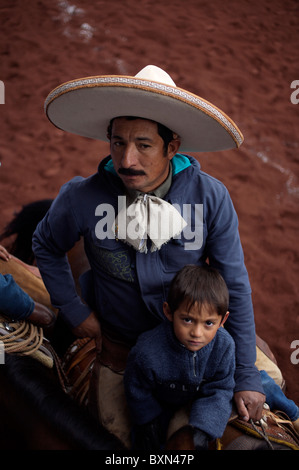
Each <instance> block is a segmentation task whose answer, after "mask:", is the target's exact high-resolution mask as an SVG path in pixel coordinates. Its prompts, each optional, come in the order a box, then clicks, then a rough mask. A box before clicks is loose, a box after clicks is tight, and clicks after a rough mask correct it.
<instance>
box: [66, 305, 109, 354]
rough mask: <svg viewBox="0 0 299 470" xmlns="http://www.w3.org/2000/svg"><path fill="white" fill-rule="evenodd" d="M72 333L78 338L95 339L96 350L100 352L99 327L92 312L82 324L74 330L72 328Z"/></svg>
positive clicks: (100, 334) (100, 335)
mask: <svg viewBox="0 0 299 470" xmlns="http://www.w3.org/2000/svg"><path fill="white" fill-rule="evenodd" d="M72 332H73V334H74V335H75V336H78V337H79V338H86V337H88V338H95V340H96V345H97V349H98V350H99V351H101V349H102V333H101V325H100V322H99V320H98V319H97V317H96V314H95V313H94V312H91V314H90V315H89V316H88V317H87V318H86V319H85V320H84V321H83V322H82V323H80V325H78V326H77V327H76V328H73V330H72Z"/></svg>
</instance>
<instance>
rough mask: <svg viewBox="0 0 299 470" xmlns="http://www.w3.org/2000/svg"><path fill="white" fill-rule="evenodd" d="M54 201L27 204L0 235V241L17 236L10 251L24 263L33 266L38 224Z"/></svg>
mask: <svg viewBox="0 0 299 470" xmlns="http://www.w3.org/2000/svg"><path fill="white" fill-rule="evenodd" d="M52 202H53V199H42V200H40V201H35V202H31V203H30V204H26V205H25V206H23V208H22V209H21V210H20V212H17V213H16V214H15V216H14V218H13V219H12V220H11V222H10V223H9V224H8V225H7V226H6V227H5V229H4V231H3V232H2V233H1V234H0V241H2V240H4V239H6V238H9V237H11V236H12V235H16V238H15V240H14V241H13V242H12V244H11V246H10V247H8V251H10V253H11V254H12V255H14V256H15V257H16V258H19V259H20V260H22V261H23V262H24V263H27V264H33V262H34V254H33V251H32V235H33V233H34V231H35V229H36V226H37V224H38V223H39V222H40V221H41V220H42V219H43V218H44V216H45V215H46V213H47V212H48V210H49V208H50V206H51V204H52Z"/></svg>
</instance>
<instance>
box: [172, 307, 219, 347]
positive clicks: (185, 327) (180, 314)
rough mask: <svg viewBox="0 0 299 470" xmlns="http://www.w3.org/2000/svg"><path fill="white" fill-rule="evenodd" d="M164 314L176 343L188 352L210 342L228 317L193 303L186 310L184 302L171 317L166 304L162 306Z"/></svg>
mask: <svg viewBox="0 0 299 470" xmlns="http://www.w3.org/2000/svg"><path fill="white" fill-rule="evenodd" d="M163 310H164V314H165V315H166V317H167V318H168V319H169V320H170V321H172V322H173V330H174V334H175V336H176V337H177V339H178V341H179V342H180V343H181V344H183V345H184V346H185V347H186V348H187V349H189V351H199V350H200V349H201V348H203V347H204V346H206V345H207V344H208V343H210V342H211V341H212V339H213V338H214V336H215V335H216V333H217V330H218V328H219V327H220V326H222V325H223V324H224V322H225V321H226V319H227V317H228V312H227V313H226V315H225V317H224V318H223V320H222V318H221V316H220V315H218V313H217V312H216V311H214V310H211V308H207V306H205V305H202V307H201V309H199V308H198V305H197V303H195V304H194V305H193V306H192V308H191V309H190V310H189V311H188V310H187V302H186V301H184V302H182V304H181V305H180V306H179V308H178V309H177V310H176V311H175V312H174V314H173V315H172V314H171V312H170V309H169V306H168V304H167V302H165V303H164V305H163Z"/></svg>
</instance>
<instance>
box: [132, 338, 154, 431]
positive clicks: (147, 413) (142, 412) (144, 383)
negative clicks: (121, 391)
mask: <svg viewBox="0 0 299 470" xmlns="http://www.w3.org/2000/svg"><path fill="white" fill-rule="evenodd" d="M144 370H145V369H144V365H143V356H142V355H140V353H138V351H137V349H136V347H135V348H133V349H132V350H131V352H130V354H129V357H128V361H127V365H126V371H125V375H124V385H125V392H126V397H127V403H128V406H129V410H130V415H131V418H132V421H133V422H134V424H135V425H142V424H146V423H149V422H150V421H152V420H153V419H154V418H156V417H157V416H159V415H160V414H161V412H162V408H161V406H160V404H159V403H158V401H157V400H156V398H155V397H154V395H153V386H154V380H153V377H152V373H151V371H150V370H149V369H148V368H147V370H146V374H145V373H144Z"/></svg>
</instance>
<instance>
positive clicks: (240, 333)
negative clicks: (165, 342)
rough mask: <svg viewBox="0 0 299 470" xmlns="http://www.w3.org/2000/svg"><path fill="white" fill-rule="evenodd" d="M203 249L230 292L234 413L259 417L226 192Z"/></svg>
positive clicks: (250, 325) (248, 321)
mask: <svg viewBox="0 0 299 470" xmlns="http://www.w3.org/2000/svg"><path fill="white" fill-rule="evenodd" d="M207 250H208V256H209V261H210V264H211V266H213V267H215V268H216V269H218V271H219V272H220V273H221V274H222V276H223V277H224V279H225V281H226V283H227V286H228V289H229V293H230V305H229V311H230V316H229V318H228V320H227V322H226V325H225V327H226V329H227V330H228V331H229V332H230V334H231V335H232V337H233V338H234V341H235V345H236V374H235V381H236V388H235V392H242V394H240V393H238V394H237V395H236V406H237V408H238V413H239V414H240V416H241V417H245V416H247V418H248V417H250V418H252V419H260V417H261V409H262V405H263V403H264V400H265V396H264V394H263V387H262V384H261V379H260V374H259V372H258V370H257V368H256V367H255V361H256V336H255V323H254V314H253V306H252V298H251V287H250V282H249V279H248V273H247V270H246V267H245V263H244V255H243V250H242V246H241V242H240V237H239V231H238V218H237V214H236V212H235V209H234V207H233V204H232V201H231V199H230V196H229V194H228V192H226V193H225V194H224V197H223V200H222V202H221V204H220V206H219V209H218V212H217V215H216V217H215V219H214V220H213V221H212V223H211V226H210V230H209V236H208V240H207ZM240 395H242V397H243V398H244V400H241V399H240ZM244 406H245V407H246V409H247V411H248V413H247V415H246V413H245V410H244Z"/></svg>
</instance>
